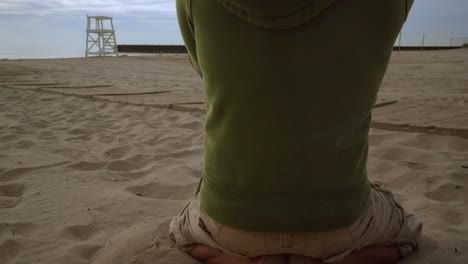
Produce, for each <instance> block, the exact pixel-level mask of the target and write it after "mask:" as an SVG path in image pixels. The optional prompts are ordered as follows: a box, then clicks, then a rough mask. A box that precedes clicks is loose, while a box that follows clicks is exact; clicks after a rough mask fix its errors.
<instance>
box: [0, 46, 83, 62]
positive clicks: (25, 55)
mask: <svg viewBox="0 0 468 264" xmlns="http://www.w3.org/2000/svg"><path fill="white" fill-rule="evenodd" d="M84 56H85V49H84V48H83V49H55V50H52V49H36V50H34V49H33V50H31V49H18V48H17V49H9V50H2V49H0V59H9V60H13V59H55V58H79V57H84Z"/></svg>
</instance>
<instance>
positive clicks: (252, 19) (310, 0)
mask: <svg viewBox="0 0 468 264" xmlns="http://www.w3.org/2000/svg"><path fill="white" fill-rule="evenodd" d="M217 1H218V2H219V3H221V4H222V5H223V6H224V7H225V8H226V9H227V10H229V12H231V13H233V14H234V15H236V16H237V17H238V18H240V19H242V20H244V21H246V22H248V23H251V24H254V25H256V26H259V27H263V28H269V29H288V28H292V27H297V26H300V25H302V24H304V23H306V22H307V21H309V20H311V19H312V18H314V17H316V16H318V15H319V14H320V13H321V12H323V11H324V10H325V9H327V8H328V7H329V6H330V5H331V4H333V3H334V2H335V0H217Z"/></svg>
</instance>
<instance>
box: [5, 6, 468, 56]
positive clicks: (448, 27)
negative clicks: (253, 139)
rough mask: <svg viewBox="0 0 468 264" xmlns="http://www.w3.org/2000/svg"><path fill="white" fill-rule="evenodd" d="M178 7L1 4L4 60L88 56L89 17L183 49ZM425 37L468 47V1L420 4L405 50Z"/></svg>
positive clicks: (145, 40) (121, 36)
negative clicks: (98, 17)
mask: <svg viewBox="0 0 468 264" xmlns="http://www.w3.org/2000/svg"><path fill="white" fill-rule="evenodd" d="M201 1H208V0H201ZM376 1H377V0H376ZM174 2H175V0H133V1H130V0H42V1H40V0H0V36H1V38H0V58H47V57H80V56H83V55H84V50H85V39H86V33H85V29H86V14H89V15H106V16H112V17H113V18H114V26H115V29H116V35H117V42H118V43H119V44H182V38H181V36H180V33H179V29H178V25H177V19H176V15H175V4H174ZM423 33H425V34H426V44H427V45H449V43H450V37H467V41H468V0H415V4H414V6H413V10H412V12H411V14H410V17H409V19H408V21H407V23H406V25H405V26H404V28H403V45H418V44H420V43H421V39H422V35H423ZM456 43H457V42H456ZM459 43H461V42H459Z"/></svg>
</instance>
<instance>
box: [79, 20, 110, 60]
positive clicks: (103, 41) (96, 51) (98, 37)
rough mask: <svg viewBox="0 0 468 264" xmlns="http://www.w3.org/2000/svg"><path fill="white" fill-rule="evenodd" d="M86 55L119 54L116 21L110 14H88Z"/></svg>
mask: <svg viewBox="0 0 468 264" xmlns="http://www.w3.org/2000/svg"><path fill="white" fill-rule="evenodd" d="M86 17H87V18H88V28H87V29H86V53H85V54H86V57H88V56H89V55H97V56H106V55H118V52H117V41H116V40H115V30H114V23H112V17H108V16H86Z"/></svg>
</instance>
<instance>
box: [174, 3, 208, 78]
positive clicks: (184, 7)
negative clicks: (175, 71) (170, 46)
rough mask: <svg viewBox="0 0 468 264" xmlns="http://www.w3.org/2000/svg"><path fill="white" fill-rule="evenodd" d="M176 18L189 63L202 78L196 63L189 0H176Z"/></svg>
mask: <svg viewBox="0 0 468 264" xmlns="http://www.w3.org/2000/svg"><path fill="white" fill-rule="evenodd" d="M176 9H177V19H178V20H179V27H180V32H181V34H182V38H183V39H184V42H185V47H186V48H187V51H188V54H189V59H190V63H192V66H193V68H194V69H195V71H196V72H197V73H198V74H199V75H200V77H202V78H203V74H202V72H201V70H200V66H199V65H198V58H197V50H196V43H195V34H194V33H195V30H194V26H193V22H192V16H191V0H176Z"/></svg>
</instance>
